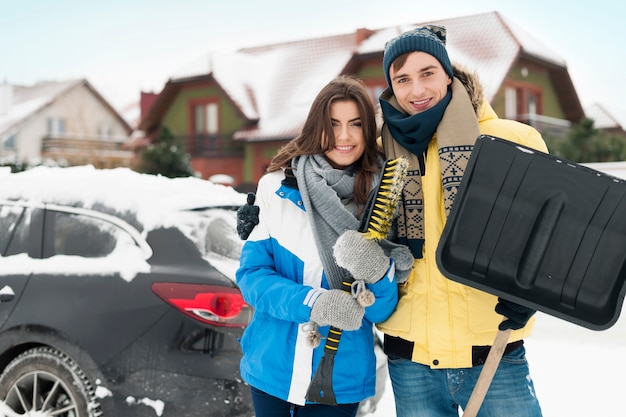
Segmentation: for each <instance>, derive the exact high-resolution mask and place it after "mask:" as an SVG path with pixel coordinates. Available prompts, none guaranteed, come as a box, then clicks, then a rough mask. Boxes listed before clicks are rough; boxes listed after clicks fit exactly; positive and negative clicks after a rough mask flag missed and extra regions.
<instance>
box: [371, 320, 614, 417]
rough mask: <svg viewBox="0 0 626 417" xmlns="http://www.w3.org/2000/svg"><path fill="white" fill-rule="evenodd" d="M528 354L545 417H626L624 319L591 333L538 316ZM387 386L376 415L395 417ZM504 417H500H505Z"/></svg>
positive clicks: (563, 321) (377, 416)
mask: <svg viewBox="0 0 626 417" xmlns="http://www.w3.org/2000/svg"><path fill="white" fill-rule="evenodd" d="M525 344H526V353H527V357H528V361H529V365H530V373H531V376H532V378H533V381H534V383H535V390H536V392H537V395H538V397H539V401H540V403H541V408H542V410H543V415H544V417H613V416H626V405H624V401H623V397H622V395H626V384H625V380H626V317H624V315H622V316H621V317H620V319H619V320H618V321H617V323H616V324H615V325H614V326H612V327H611V328H609V329H607V330H602V331H594V330H589V329H586V328H584V327H581V326H578V325H575V324H572V323H569V322H567V321H565V320H561V319H557V318H555V317H552V316H549V315H546V314H542V313H537V324H536V326H535V332H534V333H533V335H532V336H531V337H530V338H528V339H527V340H526V343H525ZM395 415H396V414H395V403H394V400H393V394H392V391H391V383H390V382H389V381H387V387H386V390H385V394H384V395H383V398H382V399H381V401H380V402H379V403H378V407H377V409H376V411H375V412H374V413H371V414H369V415H368V417H395ZM503 417H504V416H503Z"/></svg>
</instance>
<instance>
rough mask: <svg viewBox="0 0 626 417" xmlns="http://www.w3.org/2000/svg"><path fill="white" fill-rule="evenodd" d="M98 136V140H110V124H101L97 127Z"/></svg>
mask: <svg viewBox="0 0 626 417" xmlns="http://www.w3.org/2000/svg"><path fill="white" fill-rule="evenodd" d="M98 135H99V136H100V139H110V138H111V124H110V123H103V124H101V125H100V126H99V127H98Z"/></svg>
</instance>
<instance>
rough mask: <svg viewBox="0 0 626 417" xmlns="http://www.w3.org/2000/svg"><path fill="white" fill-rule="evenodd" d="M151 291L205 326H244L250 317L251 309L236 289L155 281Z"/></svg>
mask: <svg viewBox="0 0 626 417" xmlns="http://www.w3.org/2000/svg"><path fill="white" fill-rule="evenodd" d="M152 291H154V293H155V294H156V295H158V296H159V297H161V298H162V299H163V300H164V301H166V302H167V303H169V304H170V305H172V306H174V307H176V308H177V309H178V310H180V311H182V312H183V313H185V314H187V315H188V316H190V317H193V318H194V319H196V320H200V321H201V322H204V323H208V324H212V325H216V326H226V327H245V326H246V325H247V324H248V323H249V322H250V319H251V317H252V308H251V307H250V306H249V305H248V304H246V302H245V301H244V300H243V296H242V295H241V292H240V291H239V290H238V289H236V288H226V287H217V286H212V285H202V284H181V283H172V282H158V283H155V284H152Z"/></svg>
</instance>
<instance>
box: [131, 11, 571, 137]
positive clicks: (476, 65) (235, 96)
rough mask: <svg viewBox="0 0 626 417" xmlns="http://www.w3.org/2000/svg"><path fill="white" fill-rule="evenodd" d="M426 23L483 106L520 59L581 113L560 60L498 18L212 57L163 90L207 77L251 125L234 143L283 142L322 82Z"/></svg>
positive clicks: (494, 14) (402, 28)
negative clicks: (439, 34)
mask: <svg viewBox="0 0 626 417" xmlns="http://www.w3.org/2000/svg"><path fill="white" fill-rule="evenodd" d="M424 24H437V25H441V26H445V27H446V28H447V31H448V37H447V49H448V51H449V54H450V57H451V59H452V61H453V63H456V64H460V65H462V66H463V67H465V68H467V69H468V70H471V71H474V70H475V71H477V72H478V74H479V77H480V80H481V83H482V84H483V90H484V93H485V97H486V99H487V100H489V101H492V100H493V99H494V98H495V95H496V94H497V92H498V91H499V89H500V87H501V86H502V83H503V81H504V79H505V78H506V76H507V74H508V72H509V71H510V70H511V68H512V67H513V66H514V65H515V63H516V62H517V61H518V60H519V58H520V57H521V56H525V57H530V58H532V59H533V60H535V61H539V62H544V63H546V64H548V65H549V66H551V68H553V70H554V71H556V72H558V74H557V75H554V74H553V75H552V77H553V78H554V77H557V79H556V80H557V81H559V80H560V81H561V82H562V84H563V86H564V88H567V89H568V90H572V91H568V94H569V96H568V101H571V100H574V101H576V103H578V104H577V105H574V104H576V103H574V104H570V105H569V106H570V109H566V111H565V112H566V114H568V115H569V116H570V117H569V118H570V119H573V118H575V116H576V115H577V114H580V115H582V114H583V113H582V108H581V107H580V103H579V102H578V98H577V96H576V94H575V91H573V86H572V85H571V80H569V75H567V69H566V66H565V62H564V60H563V59H562V58H561V57H560V56H559V55H558V54H556V53H555V52H553V51H550V50H549V48H547V47H546V46H545V45H543V44H542V43H541V42H540V41H538V40H537V39H536V38H534V37H532V36H531V35H530V34H528V33H527V32H525V31H524V30H523V29H521V28H519V27H517V26H516V25H515V24H513V23H512V22H510V21H509V20H507V19H504V18H503V17H502V16H501V15H500V14H499V13H498V12H489V13H483V14H476V15H471V16H462V17H455V18H450V19H441V20H436V21H430V22H420V23H416V24H415V25H400V26H393V27H386V28H381V29H378V30H366V32H367V35H369V36H360V35H359V33H363V29H361V30H360V31H356V32H355V33H350V34H343V35H337V36H328V37H321V38H314V39H306V40H300V41H293V42H285V43H278V44H272V45H266V46H259V47H251V48H243V49H240V50H238V51H236V52H233V53H227V54H224V53H222V54H211V55H208V56H204V57H202V58H201V59H200V60H198V61H196V62H195V63H192V64H191V65H189V66H187V67H185V68H183V69H182V70H181V71H180V72H178V73H177V74H174V76H173V77H172V78H171V79H170V82H168V84H169V83H171V82H184V81H185V79H189V80H191V79H193V78H197V77H201V76H204V77H206V76H208V75H210V76H212V77H213V79H214V80H215V82H217V83H218V84H219V85H220V86H221V88H222V89H223V91H224V92H225V93H226V94H227V95H228V96H229V97H230V99H231V100H232V102H233V103H234V104H235V106H236V107H237V108H238V109H239V110H240V111H241V114H242V115H244V117H246V118H247V119H248V121H250V122H252V123H249V124H247V126H250V125H252V127H247V128H245V129H244V130H241V131H239V132H237V133H236V134H235V138H236V139H246V140H261V139H263V140H271V139H289V138H292V137H294V136H296V135H297V134H298V133H299V131H300V129H301V127H302V124H303V123H304V120H305V118H306V115H307V112H308V109H309V107H310V104H311V102H312V101H313V99H314V98H315V96H316V94H317V93H318V92H319V90H320V89H321V88H322V87H323V86H324V85H325V84H326V83H327V82H328V81H330V80H331V79H332V78H334V77H335V76H337V75H339V74H341V73H342V71H343V70H344V69H345V68H349V65H350V63H351V62H354V61H355V60H357V59H358V58H359V57H360V56H376V55H379V56H380V58H381V60H382V55H383V51H384V47H385V43H386V42H387V41H388V40H390V39H392V38H394V37H395V36H397V35H399V34H400V33H402V32H405V31H407V30H410V29H412V28H414V27H416V26H421V25H424ZM568 81H569V84H568ZM165 91H166V90H165V89H164V92H165ZM168 91H169V90H168ZM168 95H169V96H171V92H168ZM565 104H566V105H567V103H565ZM165 106H166V104H165ZM162 107H163V106H162ZM157 119H159V117H152V118H151V122H149V123H142V128H143V129H150V127H153V126H146V124H150V123H152V124H154V123H155V122H157Z"/></svg>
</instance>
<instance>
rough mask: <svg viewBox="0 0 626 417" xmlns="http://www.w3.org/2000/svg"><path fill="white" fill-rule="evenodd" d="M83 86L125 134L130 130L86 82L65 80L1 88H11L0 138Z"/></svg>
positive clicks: (0, 119)
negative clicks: (119, 124) (115, 119)
mask: <svg viewBox="0 0 626 417" xmlns="http://www.w3.org/2000/svg"><path fill="white" fill-rule="evenodd" d="M81 85H84V86H85V87H86V88H87V89H89V90H90V91H91V92H92V94H94V95H95V96H96V98H97V99H98V100H100V101H101V102H102V103H103V104H104V106H105V107H106V108H107V109H108V110H109V111H110V112H112V113H113V114H114V115H115V117H116V118H117V119H118V120H119V121H120V123H121V124H122V125H123V126H124V128H125V129H126V131H127V133H130V132H131V130H132V128H131V127H130V126H129V125H128V123H127V122H126V121H125V120H124V119H123V118H122V117H121V116H120V115H119V114H118V113H117V111H116V110H115V109H114V108H113V107H112V106H111V105H110V104H109V103H108V102H107V101H106V100H105V99H104V98H103V97H102V96H101V95H100V94H99V93H98V92H97V91H96V90H95V89H94V88H93V87H92V86H91V84H89V82H87V80H84V79H80V80H67V81H55V82H52V81H50V82H40V83H37V84H35V85H32V86H3V87H4V88H11V91H10V92H9V91H7V94H10V95H11V97H10V98H9V99H8V101H9V103H8V104H9V105H8V111H7V112H6V113H5V114H0V136H1V135H4V134H6V133H8V132H9V131H12V130H13V129H15V128H18V127H19V126H20V125H21V124H22V123H23V122H25V121H26V120H28V119H29V118H31V117H32V116H34V115H36V114H38V113H39V112H41V111H42V110H43V109H45V108H46V107H48V106H50V105H51V104H52V103H54V102H55V101H56V100H57V99H59V98H60V97H62V96H63V95H65V94H67V93H68V92H69V91H70V90H72V89H74V88H76V87H79V86H81Z"/></svg>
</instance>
